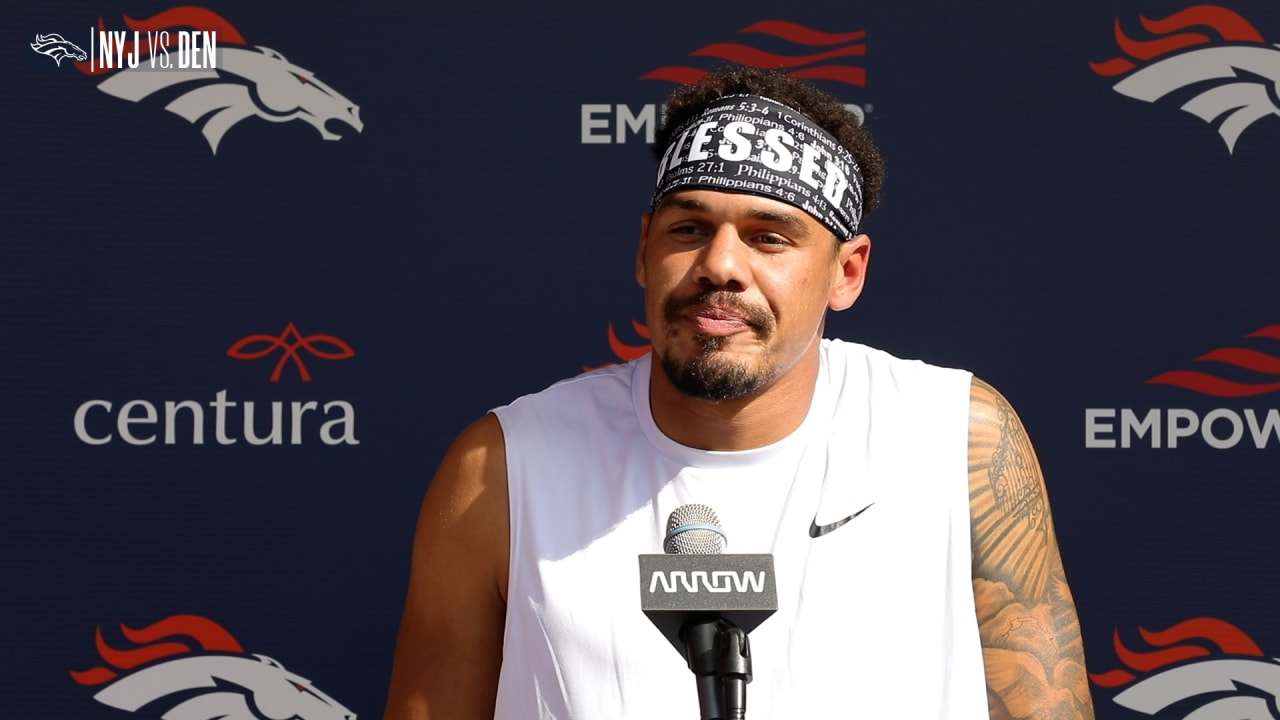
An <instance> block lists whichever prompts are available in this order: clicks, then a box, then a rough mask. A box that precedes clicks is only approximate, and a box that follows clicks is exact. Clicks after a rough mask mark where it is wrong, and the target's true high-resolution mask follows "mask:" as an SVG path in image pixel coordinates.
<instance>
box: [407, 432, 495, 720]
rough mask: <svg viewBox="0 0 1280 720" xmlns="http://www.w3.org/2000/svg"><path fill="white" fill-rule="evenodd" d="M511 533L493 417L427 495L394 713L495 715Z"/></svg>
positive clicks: (468, 438) (466, 719) (452, 451)
mask: <svg viewBox="0 0 1280 720" xmlns="http://www.w3.org/2000/svg"><path fill="white" fill-rule="evenodd" d="M509 534H510V519H509V515H508V509H507V470H506V456H505V451H504V445H503V439H502V428H501V426H500V425H499V423H498V420H497V418H495V417H494V416H492V415H486V416H484V417H483V418H481V419H480V420H477V421H476V422H475V423H473V424H472V425H471V426H470V427H468V428H467V429H466V430H464V431H463V432H462V434H461V435H459V436H458V439H457V440H455V441H454V443H453V446H452V447H451V448H449V452H448V453H447V454H446V455H445V457H444V460H443V461H442V462H441V463H440V468H439V470H437V471H436V475H435V478H434V479H433V480H432V481H431V486H430V488H429V489H428V491H427V494H426V499H425V500H424V501H423V503H422V509H421V512H420V514H419V516H418V528H417V532H416V534H415V536H414V542H413V560H412V566H411V569H410V574H409V592H408V597H407V598H406V599H405V606H404V615H403V617H402V618H401V621H400V635H399V638H398V639H397V641H396V654H395V665H394V667H393V668H392V673H391V689H390V693H389V696H388V698H387V711H386V715H385V716H384V717H385V720H428V719H429V720H477V719H478V718H492V717H493V711H494V701H495V698H496V695H497V688H498V673H499V670H500V668H501V665H502V639H503V626H504V623H505V621H506V599H507V598H506V595H507V561H508V555H509V552H510V551H509V549H508V542H509Z"/></svg>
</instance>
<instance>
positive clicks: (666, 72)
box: [640, 65, 867, 87]
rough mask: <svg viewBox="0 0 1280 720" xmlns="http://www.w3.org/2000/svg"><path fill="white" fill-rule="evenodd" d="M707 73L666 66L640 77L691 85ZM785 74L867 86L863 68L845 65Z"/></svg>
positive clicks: (826, 66) (806, 78)
mask: <svg viewBox="0 0 1280 720" xmlns="http://www.w3.org/2000/svg"><path fill="white" fill-rule="evenodd" d="M708 74H709V73H708V72H707V71H706V70H699V69H697V68H691V67H676V66H668V67H660V68H658V69H657V70H653V71H651V72H647V73H645V74H644V75H641V76H640V79H641V80H668V81H670V82H674V83H680V84H681V85H693V84H694V83H696V82H698V81H699V80H701V79H702V78H704V77H706V76H707V75H708ZM787 74H788V75H790V76H791V77H793V78H797V79H800V80H834V81H835V82H842V83H845V84H847V85H857V86H858V87H866V86H867V71H866V70H865V69H864V68H856V67H848V66H845V65H820V66H818V67H811V68H805V69H803V70H793V71H791V72H789V73H787Z"/></svg>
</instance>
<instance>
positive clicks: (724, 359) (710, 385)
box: [659, 351, 770, 402]
mask: <svg viewBox="0 0 1280 720" xmlns="http://www.w3.org/2000/svg"><path fill="white" fill-rule="evenodd" d="M659 360H660V361H661V364H662V371H663V373H664V374H665V375H666V377H667V380H668V381H669V382H670V383H671V385H672V386H673V387H675V389H676V390H678V391H679V392H680V393H681V394H682V395H685V396H686V397H691V398H695V399H698V400H709V401H712V402H723V401H725V400H737V399H739V398H743V397H747V396H749V395H754V394H755V393H757V392H759V391H760V390H761V389H762V388H763V387H764V386H765V385H766V384H767V383H768V380H769V375H770V373H768V372H766V371H764V370H763V369H762V368H759V367H758V366H757V365H756V364H755V363H753V362H747V361H745V359H740V358H734V357H733V356H732V355H731V354H727V353H724V352H722V351H711V352H702V353H699V354H697V355H696V356H695V357H693V358H692V359H685V358H678V357H673V356H672V355H670V354H668V355H663V356H661V357H660V358H659Z"/></svg>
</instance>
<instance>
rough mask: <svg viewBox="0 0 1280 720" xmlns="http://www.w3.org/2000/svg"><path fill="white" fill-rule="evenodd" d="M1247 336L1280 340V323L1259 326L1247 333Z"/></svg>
mask: <svg viewBox="0 0 1280 720" xmlns="http://www.w3.org/2000/svg"><path fill="white" fill-rule="evenodd" d="M1245 337H1251V338H1252V337H1260V338H1270V339H1272V340H1280V325H1268V326H1266V327H1264V328H1258V329H1257V330H1254V331H1253V332H1251V333H1249V334H1248V335H1245Z"/></svg>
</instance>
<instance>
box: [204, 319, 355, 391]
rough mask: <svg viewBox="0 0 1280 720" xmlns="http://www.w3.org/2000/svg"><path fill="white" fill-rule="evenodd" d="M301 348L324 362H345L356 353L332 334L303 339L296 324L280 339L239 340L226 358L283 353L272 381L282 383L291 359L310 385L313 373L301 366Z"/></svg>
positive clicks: (281, 334)
mask: <svg viewBox="0 0 1280 720" xmlns="http://www.w3.org/2000/svg"><path fill="white" fill-rule="evenodd" d="M255 345H256V346H257V347H256V348H255V347H254V346H255ZM326 345H327V346H329V347H330V348H332V349H326V348H325V347H324V346H326ZM298 348H302V349H303V350H306V351H307V352H309V353H311V354H312V355H313V356H315V357H318V358H322V359H324V360H346V359H347V358H349V357H353V356H354V355H355V354H356V352H355V350H352V349H351V346H350V345H348V344H346V343H345V342H343V341H341V340H339V339H338V338H336V337H334V336H332V335H308V336H306V337H303V336H302V335H301V334H300V333H299V332H298V328H296V327H294V325H293V323H289V324H288V325H287V326H285V329H284V332H282V333H280V336H279V337H276V336H274V335H264V334H257V335H249V336H248V337H243V338H241V339H239V340H237V341H236V343H235V344H234V345H232V346H231V348H230V349H229V350H227V356H228V357H233V358H236V359H237V360H257V359H258V358H264V357H266V356H268V355H270V354H272V353H274V352H275V351H276V350H282V351H283V353H282V354H281V356H280V362H277V363H276V368H275V370H274V371H272V373H271V382H280V374H281V373H282V372H283V371H284V366H285V363H287V362H288V361H290V360H292V361H293V364H294V365H295V366H296V367H297V368H298V375H299V377H301V378H302V382H311V373H309V372H307V366H306V365H304V364H303V363H302V357H301V356H300V355H298Z"/></svg>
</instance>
